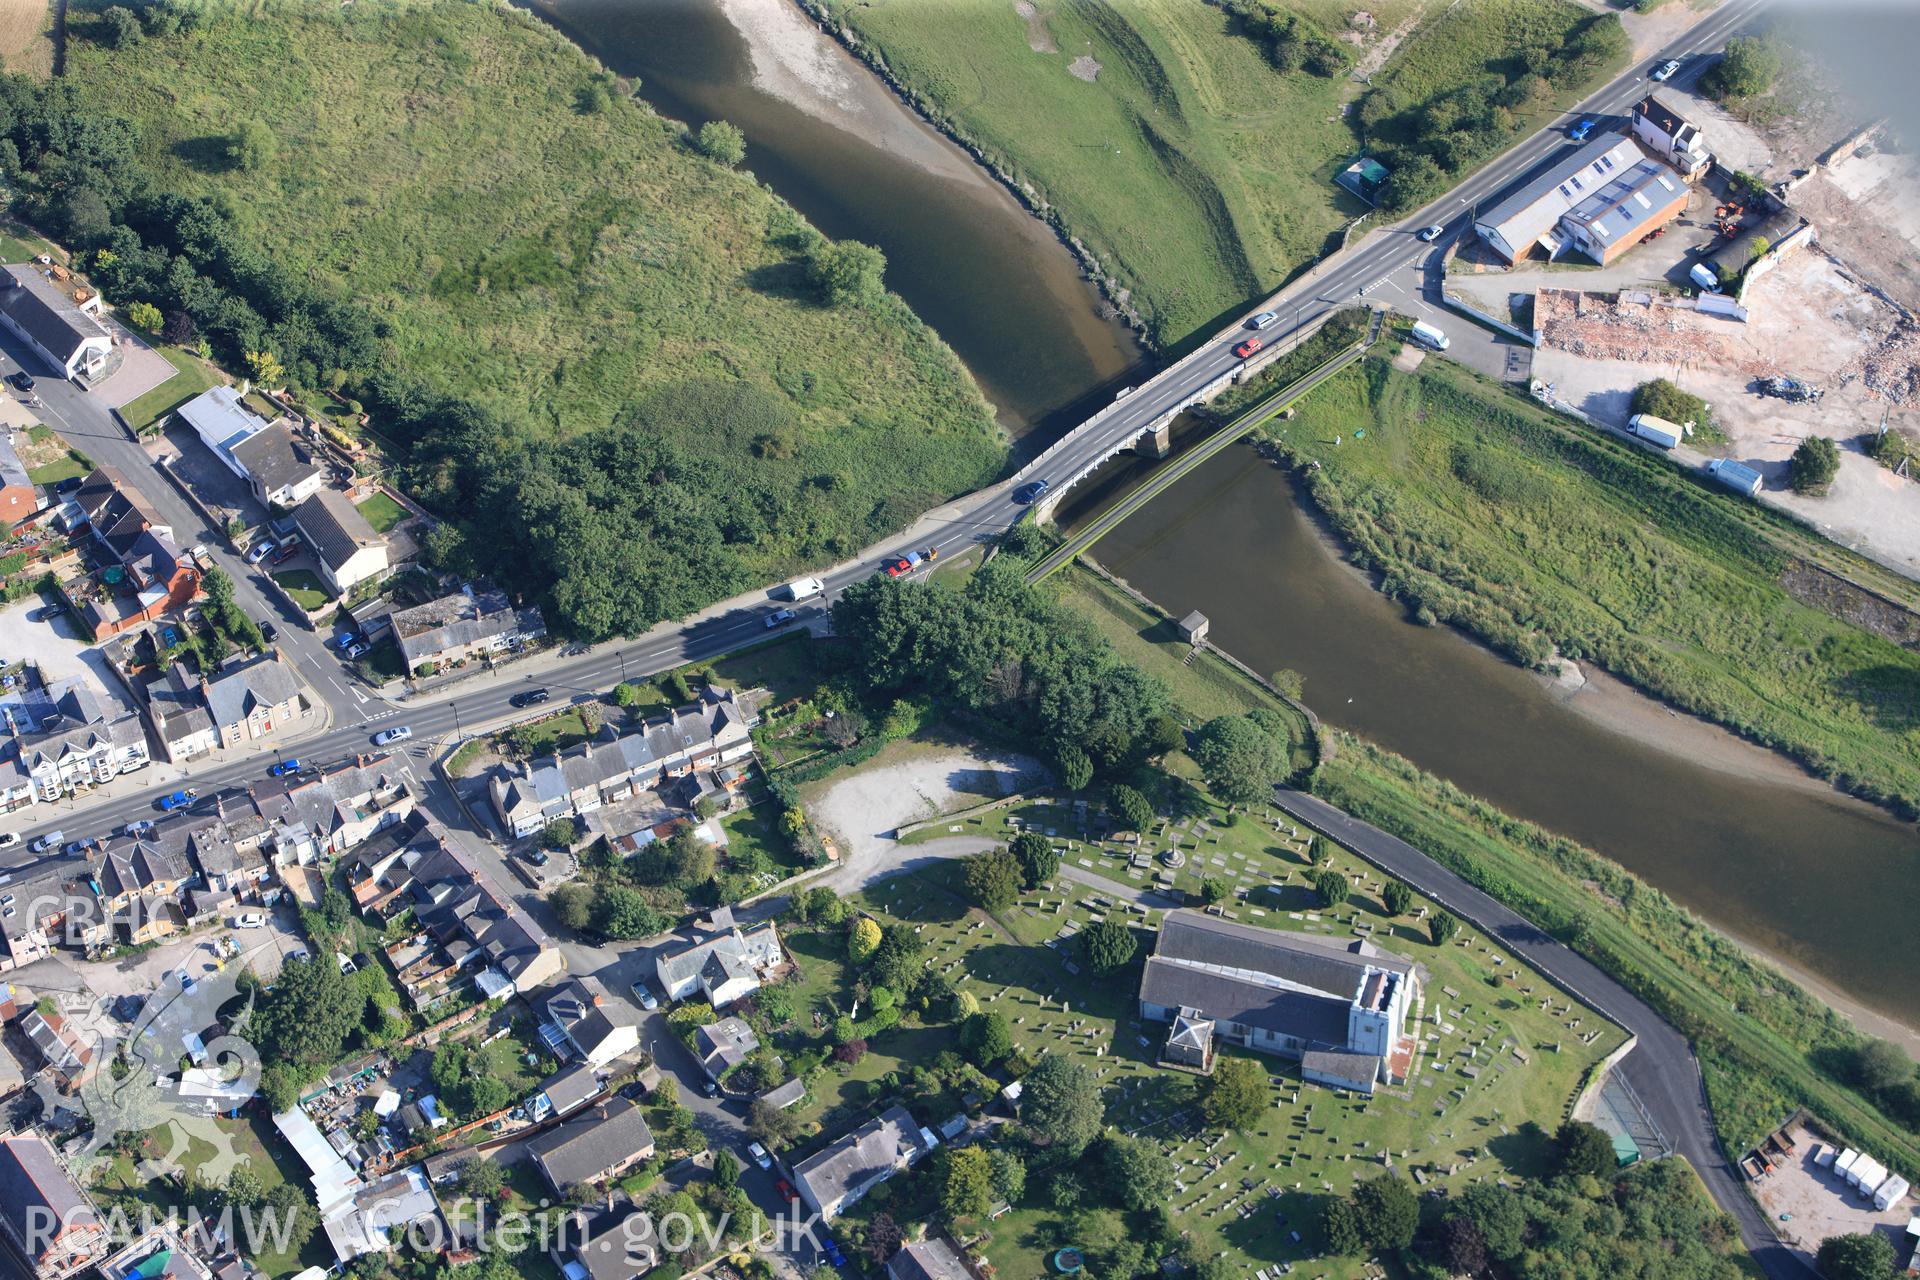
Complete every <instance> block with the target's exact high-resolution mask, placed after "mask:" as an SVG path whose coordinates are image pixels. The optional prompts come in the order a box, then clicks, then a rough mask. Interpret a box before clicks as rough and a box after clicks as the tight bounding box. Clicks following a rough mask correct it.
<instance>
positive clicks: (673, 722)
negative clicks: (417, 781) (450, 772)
mask: <svg viewBox="0 0 1920 1280" xmlns="http://www.w3.org/2000/svg"><path fill="white" fill-rule="evenodd" d="M756 722H757V717H756V716H755V715H754V714H753V711H752V708H751V707H750V706H749V705H748V704H747V702H746V700H745V699H743V698H742V697H741V696H740V695H739V694H737V693H735V692H734V691H733V690H731V689H720V688H716V687H715V686H713V685H708V686H707V687H706V688H704V689H702V690H701V691H700V701H699V702H697V703H695V704H694V705H692V706H690V707H683V708H681V709H680V710H678V711H676V712H674V713H673V714H672V715H669V716H665V717H663V718H661V719H659V720H654V721H650V722H648V723H647V724H644V725H642V726H641V727H639V728H637V729H634V730H632V731H631V732H629V733H625V734H622V733H619V732H618V731H616V730H615V729H614V728H613V727H612V726H607V727H605V728H603V729H602V730H601V731H600V733H599V735H597V736H596V737H595V738H593V739H592V740H590V741H588V742H585V743H582V744H581V745H580V746H578V747H576V748H574V749H572V750H570V751H563V752H561V753H560V754H559V755H555V756H547V757H544V758H543V759H539V760H529V761H526V762H524V763H522V764H520V765H518V766H502V767H500V768H499V769H497V770H496V771H495V773H494V776H493V779H492V781H491V782H490V783H489V784H488V788H487V790H488V796H489V797H490V799H491V800H492V803H493V810H494V813H495V814H497V815H498V816H499V819H500V822H501V825H502V826H504V827H505V828H506V829H507V830H508V831H509V832H511V833H512V834H513V836H514V837H515V838H520V837H524V836H530V835H533V834H534V833H535V832H537V831H539V830H540V829H541V828H542V827H545V826H546V825H547V824H548V823H549V822H552V821H554V820H555V819H558V818H571V817H581V816H583V815H585V814H588V813H591V812H593V811H594V810H596V809H598V808H600V807H601V806H602V805H605V804H611V803H613V802H614V801H616V800H625V799H628V798H630V797H632V796H636V795H639V794H640V793H641V792H643V791H648V790H652V789H655V788H657V787H659V786H660V784H661V783H663V782H665V781H667V780H669V779H672V778H680V777H685V776H687V775H688V774H691V773H693V772H694V771H696V770H700V769H713V768H717V767H719V766H721V765H725V764H730V763H732V762H734V761H736V760H742V759H745V758H746V757H747V756H749V755H751V754H752V753H753V738H752V735H751V730H752V727H753V725H754V724H755V723H756Z"/></svg>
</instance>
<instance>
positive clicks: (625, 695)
mask: <svg viewBox="0 0 1920 1280" xmlns="http://www.w3.org/2000/svg"><path fill="white" fill-rule="evenodd" d="M639 701H640V686H639V685H637V684H628V683H627V682H626V681H625V680H622V681H621V682H620V683H619V684H617V685H615V686H613V705H614V706H616V707H631V706H634V705H635V704H637V703H638V702H639Z"/></svg>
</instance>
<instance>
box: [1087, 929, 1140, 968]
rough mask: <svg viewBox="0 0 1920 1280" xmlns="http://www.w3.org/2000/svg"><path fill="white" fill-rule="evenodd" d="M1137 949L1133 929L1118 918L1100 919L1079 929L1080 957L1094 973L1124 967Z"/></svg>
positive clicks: (1137, 944)
mask: <svg viewBox="0 0 1920 1280" xmlns="http://www.w3.org/2000/svg"><path fill="white" fill-rule="evenodd" d="M1139 949H1140V944H1139V943H1138V942H1136V941H1135V940H1134V937H1133V930H1131V929H1129V928H1127V926H1126V925H1125V924H1123V923H1121V922H1120V921H1119V920H1102V921H1101V922H1100V923H1099V924H1096V925H1090V926H1088V927H1087V928H1085V929H1082V930H1081V931H1080V958H1081V959H1083V960H1085V961H1086V962H1087V966H1088V967H1089V968H1091V969H1092V970H1093V971H1094V972H1095V973H1101V974H1105V973H1112V972H1114V971H1115V970H1116V969H1122V968H1125V967H1126V964H1127V962H1128V961H1129V960H1131V959H1133V955H1134V952H1136V951H1138V950H1139Z"/></svg>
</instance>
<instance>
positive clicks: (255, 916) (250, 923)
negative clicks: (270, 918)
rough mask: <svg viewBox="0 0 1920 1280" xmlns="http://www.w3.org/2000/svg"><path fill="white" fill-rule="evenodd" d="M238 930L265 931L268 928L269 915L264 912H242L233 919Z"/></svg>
mask: <svg viewBox="0 0 1920 1280" xmlns="http://www.w3.org/2000/svg"><path fill="white" fill-rule="evenodd" d="M233 927H234V928H236V929H264V928H266V927H267V913H266V912H264V911H242V912H241V913H240V914H239V915H237V916H235V917H234V918H233Z"/></svg>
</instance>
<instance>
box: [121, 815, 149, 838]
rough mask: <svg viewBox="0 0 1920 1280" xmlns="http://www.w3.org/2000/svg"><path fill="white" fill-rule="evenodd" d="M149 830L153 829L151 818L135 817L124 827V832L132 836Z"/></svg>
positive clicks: (143, 833) (137, 835) (141, 834)
mask: <svg viewBox="0 0 1920 1280" xmlns="http://www.w3.org/2000/svg"><path fill="white" fill-rule="evenodd" d="M151 830H153V819H152V818H135V819H134V820H133V821H132V822H129V823H128V824H127V827H126V833H127V834H128V835H130V836H134V837H139V836H143V835H145V834H147V832H149V831H151Z"/></svg>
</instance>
